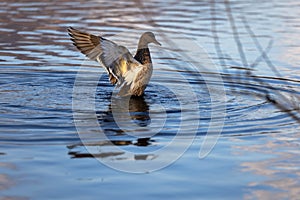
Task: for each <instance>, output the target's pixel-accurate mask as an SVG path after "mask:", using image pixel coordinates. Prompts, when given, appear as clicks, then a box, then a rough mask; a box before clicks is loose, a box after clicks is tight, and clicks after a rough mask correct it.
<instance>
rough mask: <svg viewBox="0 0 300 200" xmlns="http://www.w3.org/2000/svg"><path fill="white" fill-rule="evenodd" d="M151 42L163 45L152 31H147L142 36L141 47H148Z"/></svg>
mask: <svg viewBox="0 0 300 200" xmlns="http://www.w3.org/2000/svg"><path fill="white" fill-rule="evenodd" d="M149 43H153V44H157V45H159V46H161V44H160V43H159V42H158V41H157V40H156V38H155V35H154V34H153V33H152V32H145V33H143V34H142V36H141V37H140V41H139V49H142V48H147V47H148V44H149Z"/></svg>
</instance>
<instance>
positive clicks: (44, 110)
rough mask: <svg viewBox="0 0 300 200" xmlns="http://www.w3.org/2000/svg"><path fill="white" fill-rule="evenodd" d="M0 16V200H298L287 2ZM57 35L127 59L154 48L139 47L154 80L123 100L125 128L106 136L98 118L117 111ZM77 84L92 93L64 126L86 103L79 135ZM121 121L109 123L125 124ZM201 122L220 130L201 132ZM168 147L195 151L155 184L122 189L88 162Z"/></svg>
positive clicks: (101, 76)
mask: <svg viewBox="0 0 300 200" xmlns="http://www.w3.org/2000/svg"><path fill="white" fill-rule="evenodd" d="M0 4H1V8H0V24H1V26H0V33H1V38H0V72H1V73H0V94H1V95H0V104H1V109H0V118H1V120H0V147H1V149H0V157H1V158H2V159H1V161H0V198H1V199H53V198H58V199H74V198H75V199H82V198H88V199H99V197H102V198H103V199H117V198H132V197H133V196H134V197H135V198H143V199H153V198H156V199H162V198H164V199H186V198H189V199H208V198H212V199H220V198H222V199H223V198H224V197H227V198H228V199H271V198H272V199H274V198H275V199H297V198H298V196H299V193H300V192H299V191H300V190H299V187H300V182H299V180H300V177H299V175H300V173H299V172H300V169H299V153H300V152H299V144H300V141H299V130H300V128H299V117H300V116H299V110H298V109H299V92H300V90H299V88H300V87H299V86H300V81H299V80H300V79H299V73H298V71H299V65H300V60H299V56H298V54H299V46H300V41H299V40H298V39H297V38H298V35H299V33H300V29H299V28H300V26H299V17H298V16H299V14H300V13H299V12H300V11H299V10H300V4H299V3H298V2H297V1H285V2H282V1H272V2H269V1H263V2H256V1H254V2H253V1H224V2H223V1H201V2H199V1H185V2H180V1H176V2H175V1H164V2H157V1H148V2H147V3H143V2H140V1H132V2H127V1H118V2H113V1H112V2H102V1H67V0H65V1H52V2H49V1H38V2H34V1H24V2H19V1H9V2H1V3H0ZM69 26H73V27H75V28H79V29H81V30H85V31H88V32H90V33H94V34H97V35H98V34H101V35H103V36H104V37H106V38H108V39H112V40H114V41H116V42H118V43H121V44H122V45H125V46H127V47H128V48H129V50H130V51H131V52H133V53H134V52H135V48H136V44H137V40H138V37H139V35H140V34H141V33H142V32H144V31H153V32H155V34H156V35H157V38H158V40H159V41H160V42H161V43H162V44H163V46H162V47H157V46H154V45H151V46H150V48H151V53H152V60H153V62H154V74H153V78H152V80H151V82H150V85H149V87H148V88H147V89H146V93H145V96H144V97H143V98H132V99H129V100H128V101H129V109H130V117H129V120H130V122H131V123H133V124H135V125H134V126H126V129H125V128H124V127H123V128H120V126H119V125H120V124H117V122H116V119H115V116H114V115H113V113H112V109H113V108H115V107H116V106H121V107H122V105H123V103H122V102H123V101H122V100H121V101H120V99H118V98H116V99H114V98H112V93H113V87H112V86H111V85H109V84H108V81H107V78H108V77H107V76H106V75H105V72H104V70H102V69H101V68H99V69H98V67H97V63H93V62H89V61H86V60H85V57H84V56H83V55H81V54H80V53H79V52H78V51H77V50H76V49H75V48H74V47H73V46H72V44H71V41H70V40H69V36H68V34H67V32H66V29H67V27H69ZM178 41H189V42H192V44H193V45H192V47H195V48H190V49H186V47H189V44H187V43H186V42H184V43H180V42H178ZM239 44H240V45H239ZM182 49H184V51H181V50H182ZM203 52H206V53H203ZM206 55H207V56H206ZM203 58H208V62H206V61H205V60H204V59H203ZM207 63H210V65H207ZM80 73H81V74H84V77H83V78H84V79H81V82H80V84H81V85H82V86H84V88H85V89H94V93H90V92H89V91H88V90H83V91H81V93H80V96H79V100H80V102H82V103H83V104H82V106H81V107H80V110H79V112H76V113H77V114H78V113H79V114H84V113H88V112H90V109H89V108H90V107H89V106H90V104H89V103H88V102H89V101H88V100H93V102H94V103H95V110H94V114H95V116H96V118H95V119H96V120H95V122H97V124H96V125H97V126H94V124H92V125H91V124H89V123H91V119H90V118H87V117H90V115H88V116H86V115H80V116H81V117H82V120H83V122H85V123H87V124H86V126H84V125H83V124H80V125H82V126H81V128H82V129H80V127H76V126H75V125H78V124H76V123H75V122H76V120H78V118H76V115H74V104H73V105H72V102H73V103H74V85H76V84H75V83H78V82H76V81H78V74H80ZM76 76H77V79H76ZM216 77H221V79H215V78H216ZM95 80H96V81H95ZM216 80H217V81H216ZM95 83H96V85H95ZM224 92H225V93H226V96H222V94H224ZM112 99H113V101H112ZM84 103H86V104H84ZM84 105H85V106H84ZM72 106H73V107H72ZM120 110H121V108H120ZM76 111H78V110H76ZM122 117H124V116H121V118H119V121H118V122H120V121H121V122H122V120H124V121H125V122H126V120H128V119H127V118H122ZM74 118H75V120H74ZM212 121H213V122H216V124H218V125H220V124H222V123H224V126H223V128H222V129H219V127H218V126H212V127H209V125H210V123H211V122H212ZM195 127H196V129H195ZM76 128H77V129H76ZM180 128H181V131H182V132H180V131H179V130H180ZM78 130H84V131H85V133H84V135H82V134H81V133H80V131H79V132H78ZM218 130H222V131H221V132H220V134H221V135H220V138H219V140H218V142H217V144H216V146H215V148H214V149H213V151H212V152H211V153H210V154H209V155H208V156H206V157H205V158H204V159H199V158H198V154H199V150H200V147H201V146H202V145H203V141H204V140H205V135H206V134H207V132H208V131H211V133H215V134H216V133H218ZM99 131H100V132H102V133H104V134H105V136H106V137H107V138H104V139H103V138H102V139H101V138H100V139H99V137H98V136H99V135H97V134H98V133H99ZM128 133H130V134H129V135H128ZM178 133H182V134H183V135H181V136H182V140H181V141H182V143H178V144H176V145H177V146H176V145H175V146H173V148H174V149H175V150H176V149H180V148H182V146H181V144H183V145H185V144H186V142H188V141H189V138H190V137H191V136H193V135H196V137H195V140H194V142H193V143H192V144H191V146H190V148H188V150H187V151H186V152H185V153H184V154H183V156H182V157H181V158H180V159H178V160H177V161H176V162H175V163H173V164H172V165H170V166H168V167H166V168H163V169H161V170H159V171H155V172H152V173H147V174H141V175H136V174H130V173H125V172H120V171H117V170H114V169H111V168H109V167H107V166H106V165H104V164H103V163H102V162H99V160H100V161H101V160H102V161H103V162H104V161H105V162H112V163H114V162H123V163H125V164H128V165H129V166H130V165H135V164H137V163H138V164H143V163H148V162H151V160H154V161H155V160H159V158H160V156H162V155H160V154H159V153H157V152H158V151H159V150H161V149H164V147H165V146H166V145H168V144H170V142H171V141H172V140H173V139H174V138H176V135H178ZM136 136H138V137H136ZM82 138H83V139H84V140H81V139H82ZM83 144H85V145H87V147H84V145H83ZM114 146H117V147H119V148H120V149H121V150H122V151H120V150H119V151H115V149H113V148H112V147H114ZM124 152H125V153H124ZM128 152H133V153H128ZM175 152H176V151H175ZM170 156H171V155H170ZM94 157H96V158H97V159H99V160H97V159H95V158H94Z"/></svg>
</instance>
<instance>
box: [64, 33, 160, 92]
mask: <svg viewBox="0 0 300 200" xmlns="http://www.w3.org/2000/svg"><path fill="white" fill-rule="evenodd" d="M68 31H69V35H70V36H71V40H72V41H73V44H74V45H75V46H76V47H77V48H78V49H79V50H80V51H81V52H82V53H83V54H85V55H86V56H87V57H89V58H90V59H92V60H95V61H97V62H99V63H100V64H102V65H103V66H104V68H105V69H106V71H107V73H108V75H109V80H110V82H111V83H112V84H114V85H116V87H120V92H119V95H120V96H127V95H133V96H142V95H143V94H144V91H145V89H146V87H147V84H148V83H149V81H150V78H151V76H152V71H153V67H152V61H151V56H150V51H149V47H148V44H149V43H155V44H158V45H160V43H159V42H157V40H156V39H155V36H154V34H153V33H151V32H145V33H144V34H142V36H141V37H140V40H139V43H138V49H137V52H136V55H135V56H134V57H133V56H132V55H131V54H130V52H129V51H128V49H127V48H126V47H124V46H119V45H117V44H116V43H114V42H112V41H110V40H107V39H105V38H103V37H100V36H95V35H92V34H88V33H84V32H81V31H78V30H76V29H73V28H69V29H68Z"/></svg>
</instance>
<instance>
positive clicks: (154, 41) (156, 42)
mask: <svg viewBox="0 0 300 200" xmlns="http://www.w3.org/2000/svg"><path fill="white" fill-rule="evenodd" d="M153 43H154V44H157V45H159V46H161V44H160V43H159V42H158V41H157V40H156V39H155V38H154V40H153Z"/></svg>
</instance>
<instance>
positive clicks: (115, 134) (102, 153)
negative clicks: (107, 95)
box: [68, 97, 155, 160]
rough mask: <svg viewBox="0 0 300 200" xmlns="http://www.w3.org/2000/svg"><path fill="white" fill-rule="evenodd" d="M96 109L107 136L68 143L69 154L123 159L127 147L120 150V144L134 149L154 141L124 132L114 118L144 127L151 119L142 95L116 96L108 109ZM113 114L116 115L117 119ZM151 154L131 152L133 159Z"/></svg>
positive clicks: (151, 157)
mask: <svg viewBox="0 0 300 200" xmlns="http://www.w3.org/2000/svg"><path fill="white" fill-rule="evenodd" d="M96 113H97V118H98V122H99V124H100V126H101V129H102V131H104V133H105V135H106V136H107V138H109V140H99V141H93V142H89V143H86V142H84V144H83V143H80V144H74V145H69V146H68V149H69V155H70V156H71V158H91V157H96V158H101V159H109V158H111V159H116V158H118V159H120V156H121V157H122V159H126V151H122V149H121V148H130V149H131V150H132V149H135V150H137V151H138V149H137V148H141V147H148V146H151V145H152V144H153V142H154V140H153V139H151V137H134V136H132V135H127V134H126V132H125V131H124V130H123V129H122V128H120V127H119V125H120V122H119V123H117V122H116V121H117V120H118V121H122V120H123V122H124V123H129V124H130V123H131V124H132V123H134V124H135V125H136V126H137V127H147V126H148V125H149V124H150V122H151V118H150V115H149V106H148V104H147V102H146V101H145V98H144V97H122V98H115V99H112V100H111V103H110V104H109V106H108V110H107V111H100V110H99V111H97V112H96ZM116 117H117V118H118V119H117V120H116ZM128 120H130V122H128ZM121 123H122V122H121ZM113 146H117V147H120V148H119V150H118V151H116V149H115V148H112V147H113ZM130 146H131V147H130ZM84 147H87V148H84ZM86 149H88V151H86ZM143 152H144V151H143ZM153 157H155V156H154V155H153V154H147V153H144V154H139V153H138V152H137V153H136V154H135V155H134V159H135V160H147V159H153ZM128 159H129V158H128ZM130 159H132V158H130Z"/></svg>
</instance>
